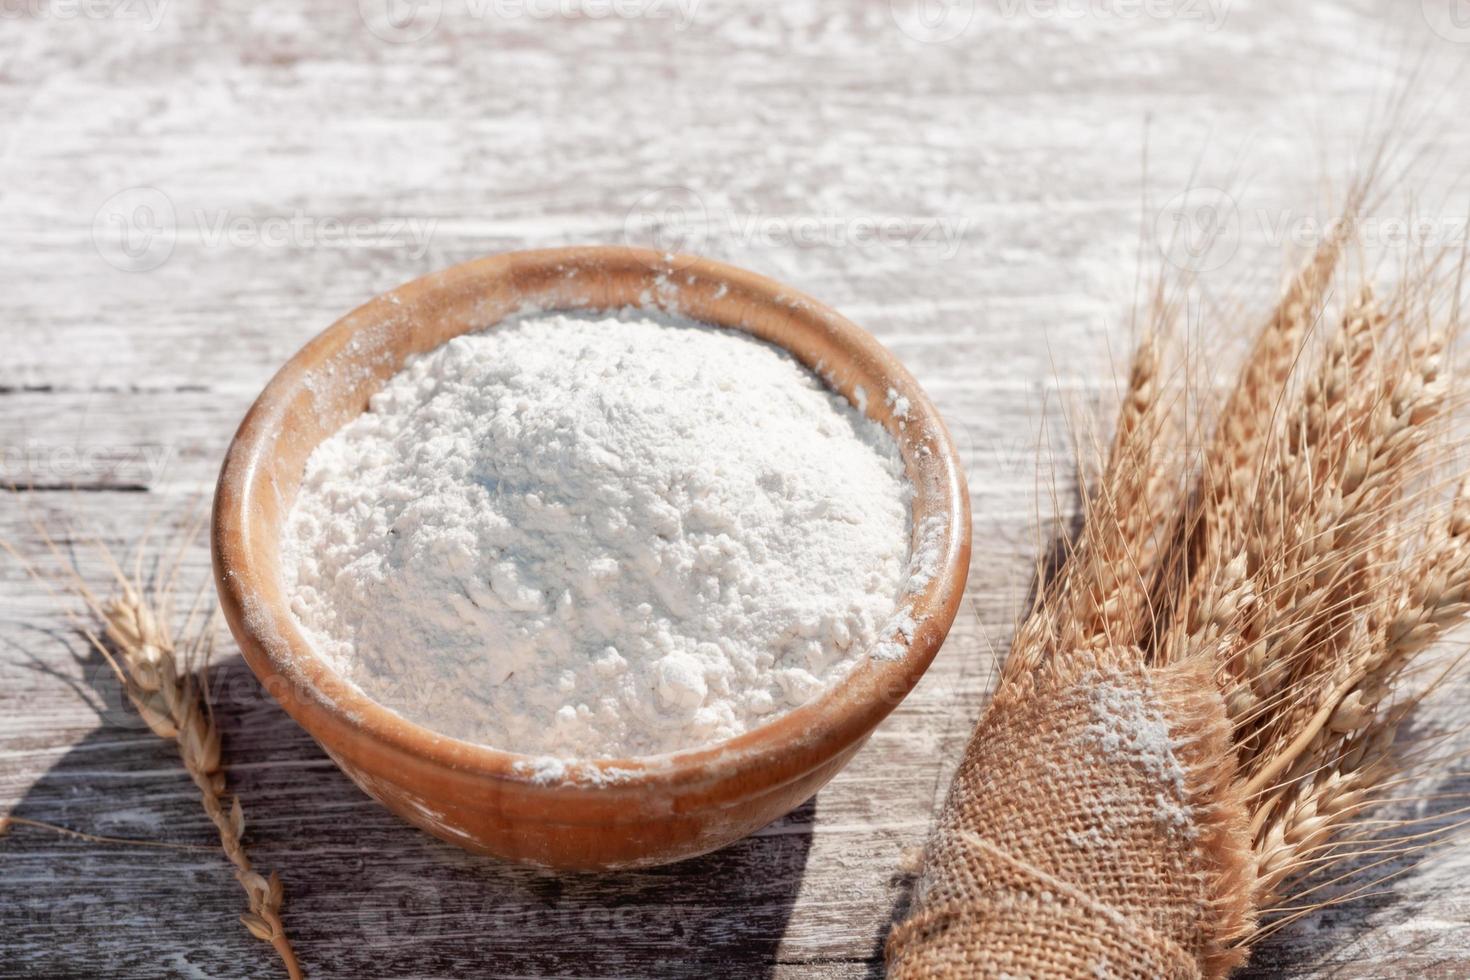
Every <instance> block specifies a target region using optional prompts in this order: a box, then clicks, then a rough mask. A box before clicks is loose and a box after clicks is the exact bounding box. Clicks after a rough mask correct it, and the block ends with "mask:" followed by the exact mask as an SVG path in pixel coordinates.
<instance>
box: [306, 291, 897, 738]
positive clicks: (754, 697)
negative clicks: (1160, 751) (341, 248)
mask: <svg viewBox="0 0 1470 980" xmlns="http://www.w3.org/2000/svg"><path fill="white" fill-rule="evenodd" d="M649 317H650V315H649V314H644V313H627V314H623V315H621V316H617V317H613V316H604V317H601V318H595V319H593V318H585V317H576V316H568V315H547V316H538V317H533V318H528V319H524V320H521V321H517V322H515V323H512V324H506V325H502V326H499V327H496V328H494V329H492V330H490V331H488V332H485V333H482V334H476V335H470V336H463V337H459V338H456V339H455V340H452V341H450V342H449V343H447V344H445V345H444V346H443V347H441V348H439V349H437V350H435V351H432V352H430V353H429V354H427V355H424V356H422V357H419V358H416V359H414V360H412V361H411V362H410V363H409V364H408V366H407V367H406V368H405V369H404V370H403V372H402V373H400V374H399V375H398V376H397V377H395V378H393V379H392V380H391V381H390V382H389V383H388V384H387V385H386V386H385V388H384V389H383V390H382V391H381V392H380V393H379V394H378V395H377V396H376V397H374V398H373V400H372V404H371V407H370V410H369V411H368V412H366V413H365V414H363V415H362V416H360V417H359V418H357V419H356V420H354V421H353V422H352V423H350V424H349V425H347V426H346V427H344V428H343V429H342V430H341V431H340V432H338V433H336V434H335V435H334V436H332V437H331V438H330V439H328V440H327V441H325V442H324V443H322V445H321V446H320V447H318V449H317V450H316V452H314V453H313V454H312V456H311V458H310V460H309V461H308V463H307V467H306V474H305V478H304V480H303V483H302V487H301V491H300V494H299V496H298V497H297V500H296V503H295V506H294V508H293V509H292V512H291V516H290V520H289V522H288V525H287V529H286V536H285V541H284V542H283V566H284V572H285V577H286V584H287V589H288V594H290V595H291V596H292V608H293V610H294V612H295V614H296V616H297V617H298V619H299V621H300V622H301V624H302V626H303V627H304V628H305V630H306V631H307V633H308V635H309V636H310V637H311V638H312V639H313V641H314V643H315V644H316V646H317V648H318V649H319V650H320V651H321V652H322V653H323V654H324V655H325V656H326V657H327V658H328V659H329V660H330V661H331V662H332V663H333V664H334V665H335V667H336V668H337V669H338V670H339V671H340V672H341V673H343V674H344V675H345V676H347V677H349V678H351V679H352V680H353V681H354V682H355V683H356V684H357V685H359V686H360V687H361V688H362V689H363V690H364V691H365V692H366V693H368V694H369V695H370V696H372V697H373V698H375V699H376V700H378V701H380V702H381V703H383V704H386V705H388V706H389V707H392V708H394V709H395V710H397V711H399V712H401V713H402V714H404V715H406V716H408V717H409V718H411V719H413V720H415V721H418V722H419V723H421V724H423V725H425V726H427V727H429V728H432V729H434V730H436V731H440V732H443V733H445V734H448V735H453V736H456V737H459V738H464V739H468V740H471V741H476V742H481V743H484V744H488V745H493V746H495V747H497V748H503V749H509V750H512V751H517V752H525V753H530V754H533V755H548V756H557V757H563V758H566V757H571V758H588V757H599V756H601V757H607V756H625V755H643V754H654V753H660V752H666V751H671V750H676V749H682V748H690V747H694V746H697V745H700V744H704V743H708V742H712V741H716V740H719V739H723V738H727V737H730V736H733V735H737V734H739V733H741V732H744V731H746V730H747V729H749V728H752V727H754V726H755V725H758V724H760V723H762V722H764V721H767V720H769V719H770V718H771V717H773V716H774V715H776V714H778V713H780V712H783V711H786V710H788V709H790V708H792V707H795V706H796V705H799V704H801V703H803V702H805V701H807V700H809V699H810V698H812V697H813V696H814V695H816V694H818V693H819V692H820V691H822V690H823V689H824V688H825V687H827V686H828V685H830V684H831V683H833V682H834V681H836V680H837V679H838V678H839V677H840V676H841V675H842V674H844V673H845V672H846V671H847V670H848V669H849V668H851V667H852V665H853V664H854V663H856V662H857V661H858V660H859V659H861V658H863V657H865V656H867V655H868V654H869V653H870V651H872V650H874V649H875V648H878V647H882V646H892V643H893V641H892V637H889V636H886V633H887V632H893V630H894V629H895V627H894V626H893V623H892V622H890V620H891V619H892V620H893V621H894V622H897V621H898V620H904V622H902V623H899V625H898V629H899V631H900V632H902V630H903V629H904V628H906V629H907V630H908V631H910V632H911V631H912V629H913V625H912V622H911V621H908V620H907V618H906V617H905V616H903V614H901V613H896V606H897V601H898V599H899V596H900V593H901V591H902V590H903V586H904V582H905V574H906V570H907V562H908V551H909V527H910V518H909V497H910V488H909V485H908V483H907V480H906V478H905V476H904V474H903V468H902V464H901V462H900V459H899V455H898V450H897V446H896V445H895V444H894V442H893V440H892V438H891V437H890V436H889V435H888V434H887V433H886V432H884V431H883V429H882V428H881V427H880V426H878V425H877V424H876V423H874V422H871V421H868V420H867V419H865V418H863V417H862V416H861V415H860V414H859V413H858V412H857V411H855V410H854V409H853V408H852V407H851V406H849V405H848V404H847V402H845V401H844V400H842V399H841V398H840V397H838V396H836V395H834V394H832V393H831V392H829V391H828V390H827V389H826V388H824V387H823V386H822V385H821V383H820V382H818V381H817V380H816V378H815V377H813V376H812V375H811V374H810V373H809V372H807V371H806V370H805V369H804V368H802V367H801V366H800V365H799V364H797V362H796V361H795V360H794V359H792V358H791V357H790V356H789V355H787V354H785V353H784V352H781V351H779V350H778V349H776V348H774V347H772V346H769V345H767V344H763V343H760V342H758V341H755V340H753V339H751V338H749V337H746V336H744V335H742V334H739V333H736V332H734V331H727V330H720V329H715V328H710V327H705V326H697V325H690V324H681V323H675V322H673V321H669V320H658V321H655V320H653V319H650V318H649ZM885 640H886V643H880V641H885Z"/></svg>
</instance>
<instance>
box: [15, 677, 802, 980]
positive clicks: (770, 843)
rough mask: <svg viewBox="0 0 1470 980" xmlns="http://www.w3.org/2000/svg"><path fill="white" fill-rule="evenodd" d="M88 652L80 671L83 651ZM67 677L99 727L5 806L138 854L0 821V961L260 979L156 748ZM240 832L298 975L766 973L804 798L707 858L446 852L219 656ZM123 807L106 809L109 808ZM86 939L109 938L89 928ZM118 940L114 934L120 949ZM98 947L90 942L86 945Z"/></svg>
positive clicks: (125, 711) (788, 895)
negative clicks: (627, 866)
mask: <svg viewBox="0 0 1470 980" xmlns="http://www.w3.org/2000/svg"><path fill="white" fill-rule="evenodd" d="M94 661H95V662H94ZM85 664H86V671H87V677H88V681H89V683H88V685H87V686H86V687H85V688H81V687H79V688H78V693H79V694H81V695H83V696H86V697H88V698H89V700H91V701H92V702H93V704H94V707H96V708H97V710H98V712H99V714H100V715H101V716H102V718H103V722H104V724H103V725H102V727H100V728H98V729H97V730H96V731H94V732H91V733H90V734H88V735H86V736H84V737H82V738H80V739H79V740H78V741H77V743H76V744H75V745H74V746H72V747H71V748H70V749H69V750H68V751H67V752H66V754H65V755H63V756H61V757H60V758H58V759H57V760H56V761H55V762H54V763H53V764H52V765H51V766H50V767H49V768H48V769H47V771H46V773H45V775H43V776H41V777H40V778H39V779H38V780H37V781H36V782H35V783H34V784H33V785H32V786H31V787H30V789H29V790H28V792H27V793H26V795H25V798H24V799H23V800H22V802H21V803H20V804H19V805H18V806H17V807H16V808H15V810H14V811H13V815H14V816H16V817H24V818H29V819H32V820H41V821H46V822H49V823H55V824H60V825H63V826H66V827H70V828H73V829H76V830H81V831H86V832H89V833H93V834H102V835H108V836H114V837H126V838H136V839H145V840H156V841H168V842H173V843H176V844H182V845H194V847H192V848H186V849H159V848H152V847H137V846H129V845H121V844H118V845H111V844H96V843H88V842H83V841H76V840H69V839H65V838H62V837H58V836H56V835H53V834H51V833H47V832H45V831H41V830H36V829H32V828H25V827H16V828H15V829H13V830H12V831H11V832H10V834H9V835H7V836H6V837H3V838H0V862H3V866H4V869H5V870H4V874H3V875H0V950H3V960H0V962H3V964H4V965H3V966H0V972H3V973H5V974H6V975H20V976H45V977H65V976H96V975H106V976H110V977H133V976H137V977H155V976H159V975H195V976H209V977H238V976H242V975H248V976H271V975H274V972H275V970H276V965H275V963H274V961H273V959H272V955H271V953H270V950H269V948H268V947H267V946H266V945H265V944H263V943H260V942H257V941H256V940H254V939H252V938H251V937H250V936H249V935H248V934H247V933H246V931H245V929H244V927H243V926H242V925H241V924H240V923H239V921H238V918H237V917H238V915H239V914H240V913H241V912H243V911H245V901H244V896H243V893H242V892H241V891H240V888H239V886H238V885H237V884H236V883H235V881H234V878H233V876H232V874H231V872H230V867H229V864H228V862H227V861H226V860H225V858H224V856H223V855H222V854H220V853H219V852H218V849H217V846H216V845H215V841H216V838H214V836H213V833H212V830H213V829H212V827H211V826H210V825H209V823H208V821H207V819H206V818H205V816H204V813H203V810H202V809H201V807H200V806H199V803H198V796H197V794H196V792H195V789H194V787H193V784H192V783H191V782H190V781H189V779H188V777H187V776H186V775H185V774H184V771H183V769H182V768H181V767H180V766H179V764H178V760H177V756H176V754H175V751H174V748H173V746H172V744H171V743H168V742H165V741H164V740H162V739H159V738H158V737H156V736H154V735H153V734H152V733H151V732H149V731H148V730H147V728H146V727H144V726H143V724H142V722H141V721H140V720H139V719H138V717H137V716H136V714H134V713H133V712H132V711H131V709H130V708H128V707H127V706H126V705H124V704H123V703H122V700H123V699H122V695H121V692H120V690H119V689H118V685H117V682H116V679H115V678H113V677H112V676H111V674H110V672H109V671H108V670H107V669H106V668H105V665H104V664H102V663H101V661H100V659H99V658H90V659H88V660H86V661H85ZM209 687H210V700H211V703H212V704H213V705H214V707H215V711H216V717H217V718H218V722H219V725H220V728H221V731H222V733H223V736H224V744H225V760H226V767H227V770H228V774H229V779H230V789H231V790H232V791H234V792H238V793H239V794H240V795H241V797H242V803H243V806H244V810H245V817H246V822H247V827H246V843H247V847H248V848H249V851H250V855H251V857H252V859H253V860H254V861H255V863H256V865H257V866H258V867H259V868H260V869H261V870H262V871H269V870H271V869H275V870H277V871H279V872H280V874H281V877H282V878H283V879H284V882H285V888H286V901H285V908H284V918H285V921H286V925H287V928H288V930H289V931H290V933H291V939H292V941H293V943H294V944H295V946H296V949H297V952H298V954H299V955H300V957H301V960H302V962H303V964H304V965H305V967H306V969H307V972H308V975H311V976H318V977H328V976H333V977H336V976H344V977H346V976H350V977H363V978H366V977H410V976H411V977H449V976H455V977H458V976H476V977H512V976H514V977H541V976H545V977H553V976H563V977H567V976H576V977H591V976H619V977H630V976H632V977H650V978H653V977H701V978H703V977H742V978H747V977H754V978H759V977H767V976H770V975H772V974H773V973H774V972H775V969H776V963H777V952H778V947H779V945H780V942H781V939H782V936H783V935H784V933H785V929H786V924H787V921H788V920H789V918H790V914H791V909H792V905H793V902H794V901H795V897H796V894H797V891H798V889H799V887H800V884H801V880H802V876H803V873H804V871H805V868H806V860H807V852H808V850H809V848H810V845H811V829H812V824H813V822H814V821H815V819H816V804H815V801H809V802H808V803H806V804H805V805H804V806H802V807H801V808H799V809H798V810H797V811H795V812H794V813H792V814H790V815H788V816H787V817H785V818H783V819H781V820H779V821H777V822H776V823H774V824H772V825H770V826H768V827H766V828H764V829H763V830H761V831H760V832H758V833H757V834H755V835H753V836H751V837H748V838H746V839H744V840H742V841H739V842H737V843H736V844H734V845H732V846H730V847H728V848H726V849H724V850H722V851H719V852H717V853H715V854H710V855H706V856H704V857H700V858H695V859H692V860H689V861H685V862H682V863H680V864H677V865H672V866H669V867H665V868H654V869H650V870H645V871H639V872H630V873H622V874H615V875H599V876H593V875H578V876H557V875H551V874H545V873H539V872H536V871H532V870H528V869H522V868H516V867H511V866H507V865H505V864H501V863H499V862H496V861H494V860H492V859H489V858H483V857H477V856H475V855H471V854H467V853H465V852H463V851H460V850H459V849H457V848H454V847H452V846H450V845H448V844H445V843H443V842H441V841H438V840H436V839H434V838H432V837H430V836H428V835H427V834H424V833H422V832H420V831H418V830H416V829H414V828H412V827H410V826H408V825H407V824H404V823H403V822H401V821H400V820H398V819H397V818H396V817H394V816H393V815H392V814H390V813H388V812H387V811H386V810H384V809H383V808H382V807H381V806H379V805H378V804H377V803H376V802H374V801H372V800H371V799H369V798H368V797H366V796H365V795H363V793H362V792H361V791H360V790H358V789H357V787H356V786H354V785H353V784H352V783H351V782H350V781H349V780H348V779H347V778H346V777H345V776H344V775H342V773H341V772H340V771H339V770H338V769H337V768H336V766H335V765H333V764H332V762H331V761H330V760H329V759H327V757H326V756H325V755H324V754H323V753H322V751H321V749H320V748H318V747H317V745H316V744H315V743H314V742H313V741H312V740H311V738H310V737H309V736H308V735H307V734H306V733H305V732H304V731H302V730H301V729H300V728H299V727H297V726H296V724H295V723H294V722H292V721H291V720H290V718H288V717H287V716H286V714H285V713H284V712H283V711H282V710H281V709H280V708H279V707H278V706H276V705H275V704H274V703H273V702H272V701H271V700H270V699H269V697H268V696H267V695H266V694H265V693H264V691H263V690H262V689H261V688H260V686H259V685H258V684H257V683H256V681H255V678H254V676H253V675H251V674H250V672H249V670H248V668H246V666H245V665H244V662H243V661H242V660H240V659H239V657H238V656H232V657H231V658H230V659H229V660H228V661H227V662H225V663H223V664H221V665H219V666H217V667H216V668H215V669H214V670H213V671H212V673H211V676H210V678H209ZM121 799H126V800H127V806H126V807H122V808H120V807H118V806H117V801H118V800H121ZM102 930H106V931H107V932H108V933H109V934H110V935H109V940H108V942H107V943H106V944H105V946H104V945H103V944H101V943H99V942H98V941H97V937H98V936H99V935H100V934H101V931H102ZM119 933H122V934H126V936H127V937H128V941H122V940H121V938H120V937H119ZM104 948H105V949H106V950H107V952H106V953H105V954H103V953H101V952H100V951H101V950H102V949H104Z"/></svg>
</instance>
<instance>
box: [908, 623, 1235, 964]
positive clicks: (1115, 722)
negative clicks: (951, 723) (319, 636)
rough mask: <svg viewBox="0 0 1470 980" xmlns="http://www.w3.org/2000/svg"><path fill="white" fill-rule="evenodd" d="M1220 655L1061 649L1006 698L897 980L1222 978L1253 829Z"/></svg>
mask: <svg viewBox="0 0 1470 980" xmlns="http://www.w3.org/2000/svg"><path fill="white" fill-rule="evenodd" d="M1232 773H1233V761H1232V756H1231V753H1230V748H1229V726H1228V724H1227V722H1226V719H1225V712H1224V706H1223V703H1222V702H1221V700H1220V697H1219V695H1218V694H1217V693H1216V687H1215V685H1214V683H1213V682H1212V679H1211V676H1210V673H1209V669H1208V666H1207V665H1205V664H1179V665H1173V666H1170V667H1167V668H1151V667H1149V666H1148V665H1147V664H1146V662H1145V658H1144V656H1143V654H1141V653H1140V652H1139V651H1137V650H1135V649H1128V648H1124V649H1114V650H1104V651H1087V652H1083V653H1078V654H1075V655H1071V656H1067V657H1061V658H1053V659H1052V661H1051V662H1050V663H1049V665H1048V666H1047V667H1046V668H1045V669H1044V670H1042V671H1039V672H1038V674H1037V676H1035V677H1032V678H1028V679H1026V680H1024V681H1021V682H1018V683H1017V682H1013V683H1010V684H1008V685H1006V686H1003V687H1002V689H1001V690H1000V691H999V692H998V693H997V695H996V697H995V700H994V701H993V702H992V704H991V705H990V707H989V709H988V710H987V712H986V714H985V716H984V717H983V718H982V720H981V722H980V724H979V726H978V727H977V729H976V731H975V734H974V735H973V737H972V738H971V741H970V743H969V746H968V747H967V749H966V751H965V755H964V759H963V761H962V762H961V764H960V767H959V770H958V772H957V774H956V775H955V778H954V782H953V784H952V785H951V787H950V791H949V796H948V799H947V800H946V802H945V804H944V808H943V810H942V812H941V814H940V818H939V821H938V824H937V826H936V830H935V832H934V834H933V835H932V837H931V839H930V841H929V845H928V847H927V849H926V854H925V866H924V870H923V873H922V876H921V878H920V880H919V882H918V884H917V886H916V891H915V895H914V899H913V903H912V908H911V912H910V914H909V916H908V918H907V919H906V921H904V922H902V923H900V924H899V925H897V926H896V927H895V929H894V931H893V932H892V934H891V935H890V937H889V942H888V966H889V976H890V977H891V978H901V980H917V978H941V980H942V978H957V977H1014V978H1052V977H1085V978H1088V980H1096V978H1100V977H1120V978H1135V977H1136V978H1140V980H1141V978H1148V980H1157V978H1180V980H1184V978H1197V977H1221V976H1224V975H1226V974H1228V973H1229V972H1230V970H1231V969H1233V968H1234V967H1235V966H1236V965H1237V964H1238V962H1239V960H1240V959H1241V956H1240V954H1238V953H1237V952H1236V951H1235V950H1234V949H1233V948H1232V945H1231V944H1232V940H1233V939H1235V938H1237V937H1239V936H1240V935H1242V934H1244V933H1245V932H1246V931H1247V928H1248V924H1249V921H1250V916H1251V910H1250V891H1251V878H1250V874H1251V873H1250V867H1251V865H1250V860H1249V847H1248V828H1247V824H1246V817H1245V809H1244V807H1243V805H1242V804H1241V801H1239V800H1238V799H1234V798H1232V797H1231V789H1230V777H1231V775H1232Z"/></svg>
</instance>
